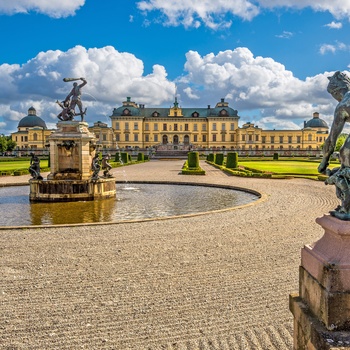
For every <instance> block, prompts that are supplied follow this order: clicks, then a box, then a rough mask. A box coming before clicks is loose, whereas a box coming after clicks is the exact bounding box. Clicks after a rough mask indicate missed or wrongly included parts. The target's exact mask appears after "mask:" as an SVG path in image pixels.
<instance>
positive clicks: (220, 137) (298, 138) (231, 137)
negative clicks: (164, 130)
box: [116, 134, 322, 148]
mask: <svg viewBox="0 0 350 350" xmlns="http://www.w3.org/2000/svg"><path fill="white" fill-rule="evenodd" d="M211 136H212V142H218V141H220V142H227V141H228V139H229V141H230V142H235V135H234V134H230V135H229V138H227V137H226V135H225V134H222V135H216V134H213V135H211ZM241 136H242V141H243V142H245V141H246V137H245V136H246V135H241ZM248 136H249V137H248V141H253V138H252V136H253V135H248ZM186 137H188V136H187V135H186ZM174 138H177V139H178V136H177V135H175V136H174ZM274 138H275V137H274V136H271V139H270V143H271V144H273V143H275V140H274ZM192 139H193V142H200V141H201V142H207V135H201V136H200V137H199V136H198V135H192ZM320 139H321V138H320ZM116 140H117V142H120V141H121V135H120V134H116ZM150 140H151V139H150V135H147V134H146V135H145V142H150ZM124 141H126V142H128V141H131V139H130V135H129V134H124ZM133 141H134V142H138V141H139V134H133ZM153 141H154V142H160V139H159V135H157V134H155V135H153ZM255 141H257V142H259V135H255ZM279 141H280V143H283V141H284V138H283V136H281V137H280V138H279ZM307 141H310V142H311V141H312V135H311V134H310V135H308V140H307ZM320 141H322V140H320ZM261 143H262V144H265V143H266V136H262V137H261ZM288 143H293V142H292V136H288ZM296 143H301V136H296ZM271 147H273V146H271ZM280 147H282V148H283V146H280Z"/></svg>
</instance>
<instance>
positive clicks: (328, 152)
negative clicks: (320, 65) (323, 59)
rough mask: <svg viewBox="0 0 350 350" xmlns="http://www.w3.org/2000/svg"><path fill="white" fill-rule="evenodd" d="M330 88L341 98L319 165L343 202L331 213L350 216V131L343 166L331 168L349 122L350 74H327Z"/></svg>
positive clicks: (343, 217) (336, 215)
mask: <svg viewBox="0 0 350 350" xmlns="http://www.w3.org/2000/svg"><path fill="white" fill-rule="evenodd" d="M328 79H329V83H328V86H327V91H328V92H329V93H330V94H331V95H332V96H333V97H334V98H335V99H336V100H337V101H338V102H339V103H338V105H337V107H336V108H335V111H334V119H333V123H332V126H331V130H330V133H329V135H328V137H327V139H326V141H325V144H324V147H323V159H322V162H321V163H320V165H319V167H318V171H319V172H320V173H321V174H326V175H328V176H329V177H328V179H327V180H326V181H325V183H326V184H327V185H328V184H331V185H335V186H336V194H337V197H338V198H339V199H340V201H341V204H340V205H339V206H338V207H337V208H335V209H334V210H332V211H331V212H330V214H331V215H332V216H334V217H337V218H338V219H341V220H350V135H348V137H347V138H346V140H345V142H344V144H343V146H342V147H341V149H340V150H339V154H337V156H338V157H339V160H340V167H338V168H334V169H332V170H330V169H328V165H329V160H330V158H331V156H332V155H333V154H334V150H335V145H336V142H337V139H338V137H339V135H340V134H341V132H342V131H343V128H344V125H345V123H346V122H350V78H349V77H348V76H347V75H346V74H345V73H342V72H340V71H337V72H335V73H334V74H333V76H332V77H328Z"/></svg>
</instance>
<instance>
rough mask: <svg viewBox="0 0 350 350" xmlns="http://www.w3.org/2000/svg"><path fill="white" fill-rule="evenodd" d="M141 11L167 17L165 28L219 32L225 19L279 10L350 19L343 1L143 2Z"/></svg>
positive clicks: (225, 24)
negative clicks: (323, 13) (315, 13)
mask: <svg viewBox="0 0 350 350" xmlns="http://www.w3.org/2000/svg"><path fill="white" fill-rule="evenodd" d="M137 6H138V8H139V9H140V10H141V11H144V12H145V13H147V12H150V11H159V12H160V13H161V14H162V15H164V16H165V18H166V20H165V21H164V24H165V25H172V26H178V25H183V26H185V27H195V28H197V27H198V26H199V25H200V24H201V23H203V24H204V25H205V26H207V27H209V28H212V29H218V28H221V27H228V26H230V25H231V21H230V20H228V19H225V15H227V14H230V15H232V16H237V17H240V18H242V19H244V20H251V19H253V18H254V17H255V16H257V15H258V14H259V13H260V12H261V11H262V10H264V9H269V10H271V11H273V10H275V9H277V8H296V9H304V8H312V9H313V10H314V11H322V12H329V13H331V14H332V15H333V16H334V17H335V18H336V19H342V18H348V19H350V2H349V1H342V0H333V1H329V0H304V1H295V0H255V1H253V0H216V1H212V0H192V1H187V0H172V1H169V0H142V1H139V2H138V3H137Z"/></svg>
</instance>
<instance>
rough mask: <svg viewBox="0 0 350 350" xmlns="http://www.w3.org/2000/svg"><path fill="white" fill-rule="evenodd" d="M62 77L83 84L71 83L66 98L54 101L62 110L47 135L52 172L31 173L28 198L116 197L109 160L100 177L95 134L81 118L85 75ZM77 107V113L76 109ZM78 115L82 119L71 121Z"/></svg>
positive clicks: (77, 198)
mask: <svg viewBox="0 0 350 350" xmlns="http://www.w3.org/2000/svg"><path fill="white" fill-rule="evenodd" d="M63 80H64V81H65V82H68V81H75V80H82V83H81V84H80V85H78V84H77V83H76V82H74V84H73V88H72V90H71V92H70V93H69V94H68V95H67V97H66V99H65V100H64V101H62V102H58V101H57V103H58V104H59V105H60V106H61V108H62V112H61V113H60V114H59V115H58V116H57V117H58V119H60V121H59V122H58V123H57V130H56V131H55V132H53V133H52V134H51V135H50V136H49V144H50V168H51V172H50V174H49V175H48V176H47V180H45V179H42V177H41V176H40V174H38V172H34V171H33V172H32V177H33V178H32V179H31V180H30V181H29V184H30V194H29V198H30V200H31V201H33V202H70V201H81V200H84V201H86V200H95V199H102V198H110V197H115V195H116V185H115V179H114V178H113V177H112V176H111V174H110V173H109V167H108V165H109V164H108V161H107V160H106V159H105V160H104V163H103V164H102V166H103V167H104V168H105V171H104V175H103V177H100V176H99V170H100V168H101V166H100V164H99V158H98V154H97V153H96V137H95V135H94V134H92V133H91V132H89V129H88V126H89V125H88V123H86V122H85V121H84V116H85V114H86V109H85V110H83V107H82V103H81V99H80V96H81V88H82V87H83V86H84V85H86V84H87V82H86V80H85V79H84V78H64V79H63ZM76 106H78V107H79V113H76V111H75V107H76ZM78 115H80V116H81V121H75V120H74V117H75V116H78Z"/></svg>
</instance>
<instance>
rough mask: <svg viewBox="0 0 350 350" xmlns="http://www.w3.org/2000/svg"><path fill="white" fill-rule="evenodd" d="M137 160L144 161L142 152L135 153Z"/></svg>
mask: <svg viewBox="0 0 350 350" xmlns="http://www.w3.org/2000/svg"><path fill="white" fill-rule="evenodd" d="M137 161H138V162H144V161H145V156H144V154H143V153H142V152H140V153H138V154H137Z"/></svg>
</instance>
